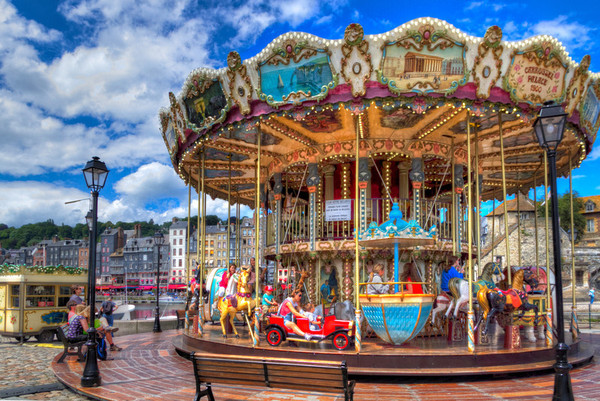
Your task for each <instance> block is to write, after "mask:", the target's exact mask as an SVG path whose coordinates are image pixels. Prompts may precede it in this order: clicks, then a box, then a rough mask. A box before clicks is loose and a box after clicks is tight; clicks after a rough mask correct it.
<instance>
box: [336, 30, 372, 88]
mask: <svg viewBox="0 0 600 401" xmlns="http://www.w3.org/2000/svg"><path fill="white" fill-rule="evenodd" d="M341 73H342V77H344V80H345V81H346V82H347V83H349V84H350V86H352V96H354V97H358V96H364V94H365V92H366V84H367V82H368V81H369V80H370V79H371V74H372V73H373V64H372V63H371V54H370V53H369V43H368V42H367V41H366V40H364V30H363V27H362V26H361V25H359V24H350V25H348V27H347V28H346V31H345V33H344V44H343V45H342V60H341Z"/></svg>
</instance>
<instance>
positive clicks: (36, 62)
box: [0, 0, 600, 226]
mask: <svg viewBox="0 0 600 401" xmlns="http://www.w3.org/2000/svg"><path fill="white" fill-rule="evenodd" d="M418 17H436V18H440V19H444V20H446V21H448V22H449V23H451V24H453V25H454V26H456V27H457V28H459V29H461V30H462V31H464V32H466V33H469V34H471V35H475V36H479V37H482V36H483V34H484V33H485V31H486V29H487V28H488V27H489V26H491V25H498V26H500V27H501V28H502V29H503V32H504V39H505V40H519V39H522V38H525V37H530V36H533V35H536V34H549V35H553V36H554V37H556V38H557V39H559V40H560V41H561V42H562V43H563V44H564V45H565V47H566V48H567V51H568V52H569V53H570V55H571V57H572V58H573V59H574V60H575V61H577V62H579V61H580V60H581V58H582V57H583V56H584V55H585V54H590V55H591V59H592V62H591V67H590V70H591V71H593V72H600V52H599V51H598V50H597V49H598V47H599V46H598V44H597V42H598V39H597V37H598V34H599V32H598V28H597V27H599V26H600V15H599V14H598V13H597V12H594V11H593V10H592V9H590V5H589V4H588V2H585V1H584V2H564V1H561V2H555V1H543V2H542V1H527V2H524V1H508V2H506V1H504V2H503V1H498V2H485V3H484V2H483V1H473V2H464V3H461V2H457V1H454V2H439V3H438V2H418V1H412V2H408V1H396V2H389V1H374V0H371V1H361V2H354V1H345V0H332V1H327V0H325V1H323V0H322V1H317V0H285V1H278V0H247V1H233V2H229V1H225V2H223V1H185V0H181V1H180V0H170V1H165V0H118V1H116V0H66V1H56V0H14V1H9V0H0V110H1V112H0V223H5V224H8V225H10V226H21V225H23V224H27V223H32V222H38V221H45V220H47V219H49V218H51V219H53V220H54V221H55V223H57V224H60V223H65V224H70V225H73V224H76V223H78V222H84V216H85V214H86V212H87V209H88V204H87V202H80V203H73V204H67V205H65V204H64V202H65V201H69V200H74V199H81V198H87V197H88V191H87V188H86V187H85V182H84V180H83V175H82V174H81V168H82V167H83V166H84V165H85V163H86V161H87V160H89V159H90V158H91V156H96V155H97V156H99V157H100V158H101V159H102V160H103V161H105V162H106V164H107V166H108V168H109V169H110V170H111V171H110V174H109V176H108V181H107V185H106V187H105V189H104V190H103V191H102V192H101V199H100V211H99V218H100V219H101V220H102V221H107V220H111V221H113V222H116V221H119V220H122V221H133V220H145V221H147V220H150V219H153V220H154V221H155V222H163V221H166V220H170V219H171V218H172V217H173V216H185V215H187V189H186V188H185V186H184V185H183V183H182V182H181V180H179V178H178V177H177V176H176V174H175V172H174V171H173V168H172V167H171V164H170V161H169V157H168V154H167V151H166V149H165V146H164V143H163V141H162V138H161V136H160V133H159V121H158V110H159V109H160V107H162V106H166V105H168V97H167V96H168V92H169V91H173V92H175V93H179V91H180V89H181V86H182V84H183V82H184V80H185V79H186V77H187V75H188V74H189V73H190V72H191V71H192V70H193V69H195V68H199V67H214V68H220V67H223V66H224V64H225V61H226V57H227V54H228V53H229V52H230V51H232V50H236V51H238V52H239V53H240V55H241V56H242V58H243V59H247V58H250V57H252V56H254V55H256V54H257V53H258V52H259V51H260V50H261V49H262V48H263V47H265V46H266V45H267V44H268V43H269V42H270V41H271V40H272V39H274V38H276V37H277V36H278V35H280V34H282V33H285V32H288V31H304V32H309V33H312V34H315V35H319V36H321V37H324V38H327V39H339V38H342V37H343V33H344V29H345V28H346V26H348V24H350V23H352V22H358V23H360V24H361V25H362V26H363V27H364V30H365V34H367V35H369V34H378V33H382V32H386V31H388V30H391V29H393V28H395V27H396V26H398V25H401V24H403V23H405V22H408V21H410V20H412V19H415V18H418ZM598 159H600V151H598V149H595V150H594V151H593V152H592V154H591V155H590V156H589V157H588V159H587V160H586V161H584V163H583V165H582V166H581V168H580V169H578V170H575V172H574V180H573V183H574V187H575V190H577V191H578V192H579V193H580V194H581V195H593V194H598V193H600V182H599V181H598V179H597V178H596V177H597V174H596V171H598V168H599V167H600V160H598ZM567 188H568V181H567V180H564V179H563V180H561V181H560V183H559V187H558V190H559V193H562V192H564V191H565V190H567ZM195 202H196V201H195V198H194V201H193V206H192V207H193V208H194V210H195V205H196V203H195ZM244 211H245V214H248V213H249V211H248V210H247V209H245V210H244ZM208 212H209V213H216V214H220V215H221V216H223V217H224V216H226V213H227V212H226V205H225V204H224V202H222V201H213V202H210V204H209V205H208Z"/></svg>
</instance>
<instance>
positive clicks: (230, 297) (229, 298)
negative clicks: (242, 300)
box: [223, 295, 238, 309]
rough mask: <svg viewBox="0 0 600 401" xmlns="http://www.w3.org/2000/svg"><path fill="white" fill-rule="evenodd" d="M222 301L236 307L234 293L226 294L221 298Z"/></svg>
mask: <svg viewBox="0 0 600 401" xmlns="http://www.w3.org/2000/svg"><path fill="white" fill-rule="evenodd" d="M223 301H224V302H227V303H228V304H229V305H231V306H232V307H233V308H236V309H237V304H238V300H237V297H236V296H235V295H227V296H226V297H225V298H223Z"/></svg>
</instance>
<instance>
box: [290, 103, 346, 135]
mask: <svg viewBox="0 0 600 401" xmlns="http://www.w3.org/2000/svg"><path fill="white" fill-rule="evenodd" d="M309 111H310V110H302V112H300V113H297V114H295V115H294V116H290V117H289V118H290V119H293V120H295V121H296V122H298V123H299V124H300V125H301V126H302V127H303V128H304V129H306V130H308V131H310V132H335V131H338V130H340V129H342V123H341V121H340V119H339V116H338V112H337V110H332V109H323V110H322V111H321V112H318V113H309Z"/></svg>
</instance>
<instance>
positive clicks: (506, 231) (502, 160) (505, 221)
mask: <svg viewBox="0 0 600 401" xmlns="http://www.w3.org/2000/svg"><path fill="white" fill-rule="evenodd" d="M498 129H499V130H500V159H501V160H500V163H501V164H502V195H503V196H504V201H503V203H504V237H505V238H504V242H505V243H506V271H507V273H506V276H507V277H508V285H509V287H510V285H511V284H512V277H511V276H512V272H511V267H510V246H509V243H508V238H509V236H510V233H509V232H508V206H507V205H506V168H505V165H504V139H503V138H502V135H503V133H502V113H501V112H500V110H498ZM517 199H518V197H517ZM517 202H518V200H517Z"/></svg>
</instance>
